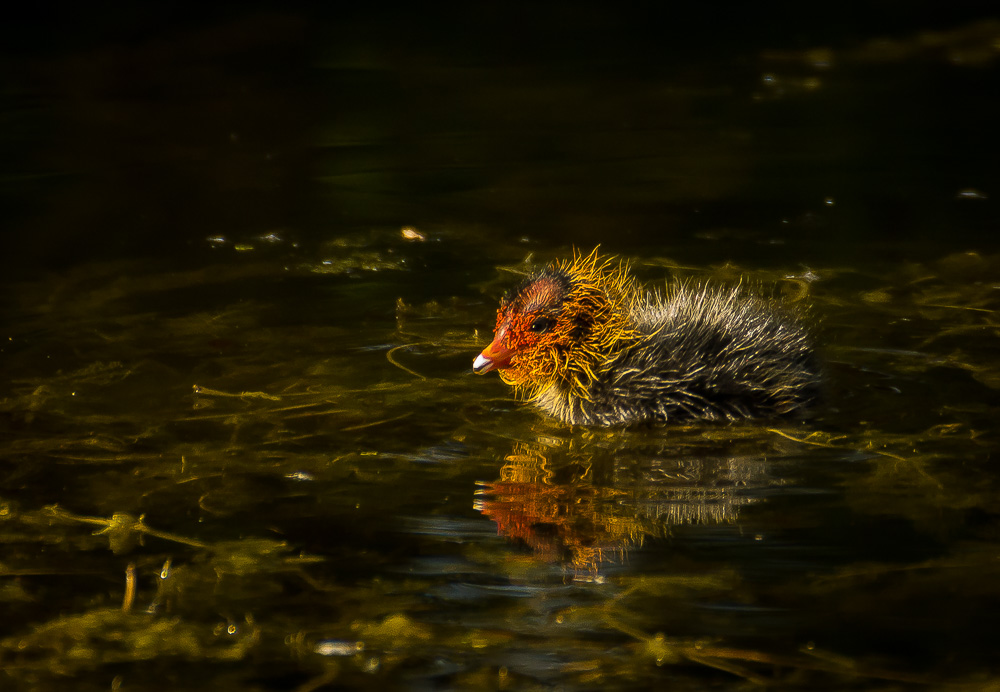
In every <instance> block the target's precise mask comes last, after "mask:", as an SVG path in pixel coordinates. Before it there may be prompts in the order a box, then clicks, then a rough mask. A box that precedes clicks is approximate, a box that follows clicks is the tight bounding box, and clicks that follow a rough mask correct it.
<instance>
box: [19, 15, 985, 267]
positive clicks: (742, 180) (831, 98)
mask: <svg viewBox="0 0 1000 692" xmlns="http://www.w3.org/2000/svg"><path fill="white" fill-rule="evenodd" d="M996 14H997V13H996V10H995V7H994V5H993V4H992V3H986V2H982V3H974V2H966V3H949V4H946V3H932V2H924V3H919V2H918V3H914V2H887V1H882V2H873V3H868V4H866V5H865V6H864V7H863V9H859V10H852V9H851V6H850V5H819V6H817V5H813V4H796V5H791V4H789V5H783V4H770V5H758V4H752V5H751V4H746V5H730V4H714V5H713V4H708V5H703V4H696V3H672V4H669V5H656V6H655V9H654V8H653V6H652V5H640V6H638V7H632V6H628V7H626V6H619V5H615V4H612V3H551V4H544V5H538V6H536V5H533V4H528V3H514V4H511V3H487V4H467V3H463V4H459V3H452V4H445V5H442V4H434V5H433V6H422V5H411V4H407V5H400V4H375V5H371V6H367V7H365V8H364V9H357V8H351V9H343V8H341V7H340V6H339V5H336V6H335V5H334V4H331V5H329V6H308V5H299V6H295V5H290V6H283V7H281V8H278V7H275V6H271V5H268V4H264V3H256V4H254V3H250V4H243V3H240V4H235V3H234V4H222V5H210V6H199V7H197V8H196V7H194V6H190V5H183V4H181V5H179V4H174V3H135V4H133V5H119V4H111V3H106V4H103V5H102V4H98V5H86V6H83V5H78V4H75V3H56V4H51V3H50V4H46V5H44V6H41V7H27V6H22V7H19V8H18V10H17V12H16V14H15V15H14V16H10V17H8V18H6V19H5V21H4V22H3V24H2V26H0V43H2V45H3V49H2V63H0V75H2V81H3V84H4V87H3V90H2V101H0V118H2V128H0V167H2V171H0V179H2V181H3V182H2V185H0V203H2V218H3V252H2V255H3V257H2V263H3V270H4V272H5V274H6V275H7V276H8V277H11V276H21V275H36V274H37V273H38V272H39V271H42V270H45V269H60V268H64V267H67V266H70V265H73V264H75V263H79V262H81V261H84V260H88V259H103V258H111V257H121V256H128V257H140V258H150V259H156V260H157V261H171V262H177V263H179V264H182V265H188V264H192V263H195V264H198V263H202V262H207V261H214V256H213V255H212V254H211V252H210V249H209V248H208V246H207V244H206V242H205V240H204V239H205V238H206V237H211V236H217V235H222V236H225V237H227V238H230V239H238V238H241V237H244V238H252V237H256V236H258V235H260V234H264V233H268V232H273V231H280V232H282V233H284V234H287V235H289V236H291V237H293V238H294V239H295V240H296V241H297V242H299V243H300V244H301V247H303V248H305V249H304V251H306V252H308V248H309V247H310V243H316V242H319V241H321V240H328V239H330V238H333V237H337V236H338V235H343V234H347V233H352V232H356V231H365V230H367V229H372V228H383V227H386V228H398V227H399V226H401V225H409V224H413V225H417V226H418V227H422V228H432V229H448V230H449V232H451V233H453V234H455V235H458V236H463V237H467V238H472V239H475V238H477V237H479V236H477V235H476V233H480V234H482V235H483V236H485V237H489V238H492V239H498V240H505V239H510V240H513V239H518V238H521V237H523V236H527V237H530V238H531V239H534V240H539V241H541V242H542V243H543V244H553V245H561V244H571V243H575V244H579V245H581V246H587V245H590V244H593V243H598V242H604V243H608V242H611V243H612V245H613V248H612V249H615V250H618V251H628V252H636V253H641V252H648V251H653V250H656V249H662V248H664V247H670V248H671V249H672V251H674V252H676V253H677V254H679V255H681V256H684V255H688V256H689V257H688V258H689V259H692V260H696V261H704V260H708V259H711V258H714V259H716V260H725V259H735V260H743V261H748V260H749V261H751V262H756V263H768V262H772V261H777V262H796V261H817V260H818V259H828V258H830V257H831V254H832V255H833V256H834V257H843V258H844V259H845V260H846V259H850V258H853V257H855V256H856V255H857V253H858V252H859V251H861V252H862V253H863V254H864V253H877V254H880V255H881V256H884V257H885V258H886V259H888V260H890V261H892V260H898V259H901V258H906V257H909V256H910V255H917V256H920V255H926V256H937V255H940V254H942V253H944V252H947V251H948V250H951V249H968V248H973V249H979V250H992V249H995V247H996V240H995V237H996V228H997V224H996V219H997V215H996V213H995V211H994V208H995V202H994V201H993V199H986V200H982V199H975V200H969V199H958V198H957V194H958V192H959V191H961V190H967V189H972V190H975V191H978V192H981V193H983V194H984V195H986V196H987V197H988V196H989V195H990V193H993V198H994V199H995V196H996V194H1000V193H997V192H996V190H997V185H996V182H997V171H996V153H997V152H998V151H1000V147H998V135H997V129H996V127H995V122H996V116H997V100H998V98H1000V79H998V70H997V64H998V55H1000V49H998V48H997V46H996V43H995V40H996V33H997V32H996V30H995V24H993V23H992V22H995V21H996V20H995V19H994V18H993V16H995V15H996ZM824 62H827V63H828V64H822V63H824ZM810 78H812V79H818V80H820V81H819V86H818V87H817V86H813V87H809V86H808V84H809V82H808V80H809V79H810ZM769 79H770V80H771V81H770V82H768V80H769ZM803 85H805V86H803ZM786 87H787V88H786ZM827 198H832V200H834V204H833V205H827V204H826V203H825V201H824V200H826V199H827ZM718 229H726V231H725V233H726V234H727V237H730V238H736V239H737V240H746V238H747V237H750V236H753V237H755V238H758V239H759V238H760V237H763V236H766V238H767V241H766V244H767V245H769V246H770V247H769V249H768V250H767V251H766V252H763V251H761V249H760V247H759V246H760V244H761V243H760V242H756V241H755V242H753V243H750V244H749V245H748V246H747V247H746V248H743V246H741V245H740V244H739V242H737V243H736V244H727V245H723V246H720V245H718V244H716V245H713V246H711V247H706V248H704V249H702V250H699V245H698V243H697V242H696V241H695V240H694V239H696V238H698V237H701V236H703V235H704V234H705V233H712V232H716V231H718ZM734 229H735V231H734ZM720 247H721V252H723V253H725V254H727V255H729V256H719V255H720ZM859 247H860V250H859Z"/></svg>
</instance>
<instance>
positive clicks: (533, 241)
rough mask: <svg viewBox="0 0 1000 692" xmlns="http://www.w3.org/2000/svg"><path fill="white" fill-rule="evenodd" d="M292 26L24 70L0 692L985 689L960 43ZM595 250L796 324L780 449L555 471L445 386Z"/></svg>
mask: <svg viewBox="0 0 1000 692" xmlns="http://www.w3.org/2000/svg"><path fill="white" fill-rule="evenodd" d="M581 17H582V18H580V17H578V18H577V20H575V22H576V23H572V26H574V27H576V28H578V29H580V28H581V27H582V28H583V30H585V32H586V31H595V30H596V29H594V25H595V23H596V24H599V22H597V20H596V19H595V18H593V17H591V18H589V19H588V17H590V15H581ZM279 20H280V21H279ZM323 20H324V22H326V23H324V22H319V27H318V28H317V27H315V26H312V25H311V23H310V17H308V16H299V15H295V14H292V13H289V14H285V15H280V16H277V17H276V16H273V15H266V14H263V15H258V14H254V13H250V14H249V15H248V16H247V17H243V18H241V19H240V20H239V21H237V20H228V19H226V18H224V17H223V18H216V19H210V20H205V23H204V25H200V26H196V27H193V28H192V27H189V26H188V25H187V24H184V23H177V24H173V25H171V27H170V28H168V29H165V30H163V31H165V32H166V34H165V35H166V36H167V37H170V38H177V37H178V36H182V37H186V39H187V41H188V43H187V44H186V45H188V48H187V49H185V50H189V51H192V53H190V54H189V53H185V52H183V51H178V50H177V49H174V48H171V47H169V46H168V45H167V44H161V43H158V42H157V41H156V40H154V39H148V40H146V39H135V40H134V41H133V42H132V43H128V42H120V41H115V40H110V39H109V40H108V42H106V43H101V44H94V45H93V46H89V47H82V48H81V47H79V46H77V47H73V46H72V45H70V46H68V47H65V48H64V51H65V53H59V52H58V51H57V52H55V53H52V54H49V53H43V52H41V51H38V52H35V53H32V52H31V51H29V50H28V49H27V48H24V47H21V48H20V50H21V51H22V52H21V54H20V57H21V58H22V59H23V60H24V64H25V65H27V66H28V68H30V69H31V70H35V71H36V72H37V73H38V74H42V75H43V76H44V79H43V82H42V83H43V84H44V86H45V88H44V89H42V88H39V91H37V92H29V91H26V90H22V91H18V90H17V89H12V91H11V92H10V93H8V94H7V96H6V104H7V108H6V112H5V116H4V117H5V118H7V120H8V122H9V123H14V125H12V128H14V129H10V128H9V130H10V131H11V132H13V131H15V130H16V132H18V133H21V134H23V135H24V136H17V137H15V136H14V135H13V134H11V135H8V138H9V139H10V140H11V142H12V143H11V149H12V151H18V152H20V154H19V158H17V159H16V160H17V161H19V162H21V165H22V167H21V169H20V175H19V176H13V175H12V176H9V177H8V179H7V182H6V183H5V198H9V199H11V200H14V199H16V200H17V201H18V203H17V204H16V205H11V206H10V213H9V217H10V225H9V228H11V229H15V230H14V231H13V232H11V233H8V234H7V235H6V236H5V243H6V252H5V255H4V264H5V265H7V266H9V267H10V268H9V270H8V271H7V272H6V274H5V276H4V279H3V296H2V301H3V316H4V319H3V331H2V332H0V339H2V343H0V375H2V381H0V386H2V390H0V434H2V437H0V541H2V544H3V546H4V550H3V554H2V556H0V601H2V603H3V606H4V611H5V617H4V619H3V624H2V625H0V681H2V684H0V687H2V688H3V689H5V690H6V689H16V690H20V689H25V690H27V689H49V690H106V689H108V688H109V687H110V688H111V689H130V688H140V687H144V688H148V689H154V688H159V687H180V686H183V687H186V688H189V689H213V690H217V689H240V690H303V691H305V690H314V689H322V688H329V689H339V688H347V689H352V688H353V689H368V688H391V689H392V688H404V689H405V688H416V689H478V688H485V689H493V688H502V689H553V688H561V689H602V690H604V689H622V690H632V689H636V690H638V689H650V688H657V687H667V686H669V687H672V688H678V689H691V690H700V689H705V688H706V687H709V686H711V687H712V688H715V689H734V690H735V689H745V688H746V687H747V685H748V684H750V683H757V684H772V683H773V684H781V685H784V686H786V687H789V688H792V689H838V690H839V689H845V688H851V689H904V688H908V687H910V686H915V685H919V684H927V685H931V686H932V687H934V688H940V687H944V686H954V688H955V689H959V688H961V689H991V688H992V687H993V686H995V685H996V684H997V680H998V677H997V675H998V670H997V664H996V661H995V642H994V640H995V636H994V634H993V630H994V627H993V623H994V622H995V619H996V616H997V615H998V614H1000V591H998V589H997V586H996V584H997V583H998V581H1000V579H998V577H1000V574H998V571H1000V562H998V560H997V549H998V545H1000V543H998V540H1000V538H998V537H1000V534H998V526H1000V525H998V522H997V517H998V511H1000V507H998V501H997V498H998V497H1000V495H998V490H1000V487H998V486H1000V477H998V475H997V473H996V469H995V461H996V450H997V445H998V428H997V424H996V420H997V415H998V409H1000V394H998V387H1000V355H998V354H1000V350H998V348H997V346H998V343H1000V342H998V336H1000V333H998V330H1000V323H998V322H997V319H996V315H997V310H998V308H1000V290H998V287H1000V254H997V241H996V238H995V230H996V228H997V225H996V221H997V215H996V212H995V202H994V199H995V198H996V196H997V195H1000V188H998V187H996V182H997V177H996V174H995V172H994V171H993V170H992V166H993V165H994V163H993V161H992V159H991V158H989V156H991V155H989V156H988V155H987V154H986V153H984V151H986V152H988V151H990V147H989V146H988V145H989V144H991V143H995V140H996V135H995V133H994V132H992V129H991V128H987V127H986V123H987V122H992V120H991V119H990V118H991V117H992V116H990V113H994V112H995V105H994V102H995V101H996V97H995V95H994V96H993V97H992V98H991V99H987V98H986V97H984V96H983V93H984V90H988V89H989V88H991V87H994V86H996V83H997V66H998V62H1000V58H998V54H997V52H996V42H997V41H998V40H1000V38H998V37H1000V29H998V25H997V24H996V22H993V21H992V20H984V19H981V18H980V19H977V20H975V21H972V20H970V21H968V22H966V23H962V24H958V25H956V26H955V27H948V28H942V27H933V30H931V29H928V31H927V32H924V33H920V32H917V31H913V32H909V33H906V32H903V33H902V34H901V35H899V36H893V37H885V36H881V35H879V34H877V33H876V32H874V30H873V31H872V33H871V34H870V35H863V36H851V37H849V38H844V39H843V40H842V41H841V42H840V43H837V42H836V41H834V42H833V43H831V44H829V45H828V44H826V43H816V44H810V45H804V46H790V45H787V44H784V43H782V44H780V45H778V44H777V43H775V42H772V41H770V40H769V39H767V38H766V37H765V38H761V39H760V43H757V44H754V43H752V42H750V43H749V44H741V45H740V46H737V47H736V48H732V49H731V51H732V52H729V53H727V52H725V51H724V50H723V49H722V48H721V47H720V46H721V44H719V45H716V51H715V52H711V51H708V50H707V49H706V53H705V54H701V53H693V54H691V56H689V59H688V60H686V61H685V60H679V59H671V56H670V55H668V54H661V55H657V59H656V60H655V61H649V62H642V61H640V60H638V57H637V55H636V54H632V53H628V52H626V53H624V54H623V55H622V56H621V62H617V63H616V62H614V61H610V60H609V59H608V54H607V53H601V52H600V51H599V52H598V55H597V58H595V59H594V62H592V63H589V62H587V61H586V60H584V59H583V58H581V57H580V56H581V55H583V54H582V53H580V52H578V51H577V50H576V49H577V48H578V46H576V44H575V43H570V44H568V45H567V46H566V51H567V52H565V53H560V52H559V51H554V52H553V53H551V54H550V53H548V52H545V51H540V52H539V53H538V54H532V55H529V56H528V57H525V58H522V59H520V60H510V61H505V60H503V59H501V57H499V56H500V52H497V51H498V49H496V48H493V47H489V46H487V47H476V46H473V45H469V44H467V43H466V42H465V39H462V40H459V39H457V38H455V36H458V35H459V34H458V33H457V32H456V33H455V35H454V36H452V37H451V39H450V40H447V41H445V45H444V46H443V47H442V46H440V45H438V44H435V43H433V42H429V43H426V44H425V43H422V42H414V43H412V44H407V45H409V46H410V47H411V48H412V49H413V51H412V53H406V51H404V50H403V49H402V48H401V47H399V46H397V45H396V44H394V43H393V40H394V39H396V38H398V36H397V35H396V34H395V33H390V34H389V35H387V36H382V37H381V38H379V39H375V38H369V39H365V38H363V36H365V35H367V34H365V33H364V31H363V30H364V29H366V28H371V27H372V26H375V25H378V21H377V20H375V19H368V18H364V17H361V18H353V19H352V21H351V22H349V23H348V24H347V26H348V27H349V28H350V31H349V30H348V29H347V28H342V27H340V25H339V24H338V23H337V22H333V21H332V20H330V18H329V17H324V18H323ZM317 21H319V20H317ZM440 31H441V32H442V33H445V34H447V33H448V32H447V31H446V30H445V29H441V30H440ZM359 32H360V33H359ZM317 35H321V36H322V37H324V39H325V40H324V41H318V40H317V39H316V36H317ZM448 35H449V36H451V35H450V34H448ZM359 36H362V38H359ZM825 38H829V37H825ZM216 39H217V40H218V41H221V42H222V43H223V44H225V45H236V46H242V48H239V47H238V48H230V49H227V50H226V51H223V52H222V54H221V57H220V55H216V54H215V53H213V49H212V48H211V47H212V46H213V45H215V42H216ZM567 40H568V39H567ZM241 41H243V42H244V43H241ZM227 42H232V43H227ZM303 42H304V43H303ZM170 45H173V44H170ZM301 45H307V46H309V47H310V52H309V54H308V56H305V57H303V56H302V55H300V54H299V51H300V50H302V49H301ZM615 45H619V46H621V45H624V43H622V44H615ZM644 45H645V44H644ZM319 46H322V48H320V47H319ZM372 46H374V47H372ZM255 50H263V51H265V53H266V54H267V55H268V56H270V57H274V56H275V55H279V56H284V59H285V60H286V61H288V62H289V63H291V64H294V65H296V66H298V65H300V64H306V65H308V66H309V69H308V70H305V69H303V70H302V71H301V72H299V71H292V70H291V69H290V68H288V67H287V66H286V67H281V65H282V64H283V63H281V62H280V61H278V63H277V64H278V67H272V68H270V69H271V70H272V71H270V72H269V71H268V70H267V69H265V68H264V67H262V66H261V63H266V62H267V61H265V60H263V58H259V60H260V62H255V61H254V60H252V59H251V57H250V56H253V55H254V51H255ZM636 50H638V49H636ZM230 51H232V52H230ZM456 51H457V52H456ZM462 51H465V52H464V53H463V52H462ZM185 55H194V56H195V57H194V58H191V61H190V62H187V61H186V60H185V59H184V58H183V56H185ZM462 55H464V56H465V58H466V59H462V57H461V56H462ZM455 56H458V57H455ZM83 58H86V60H84V59H83ZM140 58H141V59H142V60H144V61H145V62H139V63H136V61H137V60H139V59H140ZM598 58H599V59H598ZM127 64H139V65H141V66H148V65H160V64H163V65H167V66H170V67H171V68H173V69H172V70H167V71H165V72H163V73H162V74H161V73H155V74H157V75H160V76H156V77H151V78H150V79H149V80H148V81H145V82H144V81H143V80H138V79H136V78H135V77H133V76H131V75H129V74H127V72H128V70H127V69H126V67H124V65H127ZM183 66H187V71H183V70H182V71H181V72H180V73H178V72H177V71H176V69H177V68H179V67H183ZM198 66H203V67H198ZM204 66H209V67H211V69H209V67H204ZM136 69H137V70H138V69H139V68H138V67H137V68H136ZM150 69H152V68H150ZM74 70H76V72H74ZM83 73H85V75H88V76H89V77H88V79H81V78H80V74H83ZM163 74H173V75H175V77H173V78H167V77H164V76H162V75H163ZM291 74H295V75H298V76H299V77H300V78H301V82H295V81H294V80H290V79H289V78H288V77H289V75H291ZM65 75H76V77H74V78H73V79H71V78H70V77H64V76H65ZM174 80H176V81H174ZM69 83H73V84H75V85H76V87H75V90H70V89H69V88H68V87H67V86H66V84H69ZM140 83H142V84H145V85H146V89H147V91H142V90H139V89H138V87H137V84H140ZM23 84H26V82H23V83H22V85H23ZM234 84H236V85H237V86H239V88H237V86H234ZM215 85H222V86H218V89H219V91H218V92H217V91H215V90H214V86H215ZM32 93H33V94H34V96H33V97H32V98H33V99H34V100H32V98H29V96H31V94H32ZM182 94H183V95H185V96H186V98H179V96H180V95H182ZM234 94H243V95H244V96H243V97H242V98H245V99H246V100H245V101H241V100H239V99H236V98H235V97H234ZM941 94H945V95H948V96H949V97H950V101H949V102H948V103H949V104H950V105H948V106H947V107H944V106H942V107H941V108H936V107H935V106H934V105H933V104H932V105H928V103H927V102H928V101H933V100H935V99H938V98H939V97H940V95H941ZM280 96H284V97H287V98H279V97H280ZM213 104H214V106H213V107H211V108H209V106H212V105H213ZM955 104H958V106H959V107H961V108H965V110H962V109H961V108H958V110H956V108H955ZM975 104H978V107H977V108H972V107H971V106H973V105H975ZM82 105H86V106H87V108H81V106H82ZM15 106H18V107H19V108H20V110H19V108H16V107H15ZM29 106H30V108H33V109H35V110H36V111H37V112H36V114H35V123H36V125H35V126H34V127H35V128H36V129H31V128H29V129H27V130H25V129H17V127H20V128H24V127H26V122H27V120H29V119H30V118H28V116H27V115H25V112H24V109H27V108H29ZM919 109H923V110H921V111H920V113H921V115H912V117H910V119H908V120H900V119H899V118H898V116H899V114H901V113H908V114H912V113H913V112H915V110H919ZM960 112H961V115H959V113H960ZM153 113H160V114H161V116H162V120H150V119H149V116H151V114H153ZM206 113H207V114H209V115H211V114H214V115H211V117H209V116H205V117H208V119H209V120H210V121H211V120H212V118H213V117H214V118H217V122H216V123H215V124H213V125H212V127H211V128H205V127H203V126H204V123H205V120H204V118H202V117H198V114H202V115H204V114H206ZM142 123H145V124H144V125H142ZM15 125H16V127H15ZM216 125H218V127H216ZM960 126H961V127H960ZM37 128H42V129H45V128H47V130H46V131H47V134H46V135H44V136H43V135H41V134H38V129H37ZM209 130H212V131H213V132H214V134H213V135H212V137H216V136H217V137H218V140H217V141H216V140H214V139H209V140H207V141H203V140H200V139H199V138H198V137H197V136H195V135H196V134H197V133H202V134H204V133H206V132H208V131H209ZM55 132H62V133H64V136H65V139H60V138H59V137H54V135H53V133H55ZM67 132H72V133H74V134H72V135H66V134H65V133H67ZM290 132H291V133H292V134H289V133H290ZM24 133H27V134H24ZM276 133H278V134H276ZM181 135H184V136H181ZM188 135H190V136H188ZM53 137H54V138H53ZM949 137H950V139H949ZM43 141H44V142H50V143H51V142H55V143H58V142H60V141H62V142H64V143H65V145H66V146H65V147H64V148H62V149H61V150H60V151H61V152H62V153H61V158H60V157H56V158H55V159H53V158H51V151H52V150H47V151H49V154H44V155H43V153H42V149H40V148H39V146H40V143H41V142H43ZM99 144H100V145H103V146H105V147H107V148H108V152H107V154H106V155H105V156H104V158H102V156H101V155H100V154H99V153H98V152H99V151H100V149H101V146H99ZM53 146H54V145H53ZM55 149H59V147H55ZM993 151H995V149H993ZM199 162H200V163H199ZM205 162H208V163H210V164H211V165H208V164H206V163H205ZM70 164H73V165H70ZM30 171H43V172H44V175H43V174H41V173H39V174H38V175H37V176H36V177H31V176H29V175H28V172H30ZM150 172H155V173H156V175H155V176H154V179H152V180H151V179H149V178H148V177H146V176H147V174H150ZM15 188H16V189H15ZM290 188H294V190H293V189H290ZM43 201H44V202H43ZM133 236H134V237H133ZM129 238H131V240H129ZM598 243H600V244H601V245H602V248H603V250H604V251H607V252H611V253H617V254H620V255H621V256H623V257H625V258H626V259H628V260H630V261H631V263H632V265H633V267H634V270H635V271H636V273H637V274H638V275H639V277H640V278H641V279H642V280H643V281H644V282H648V283H650V284H652V285H662V284H663V283H664V282H665V281H667V280H668V279H671V277H673V278H679V279H684V278H696V279H698V280H708V281H713V282H719V283H735V282H738V281H743V282H744V283H745V284H747V285H749V286H751V287H757V288H758V289H759V290H761V291H766V292H768V293H774V294H776V295H779V296H781V297H782V299H783V300H785V301H787V302H788V303H790V304H794V305H795V306H796V308H797V309H798V308H801V309H802V310H803V311H804V312H805V314H806V315H807V321H808V323H809V325H810V328H811V329H812V331H813V332H814V334H815V336H816V341H817V342H818V343H820V344H821V357H822V359H823V362H824V363H825V371H826V373H825V377H826V380H825V384H824V388H825V392H824V399H823V403H822V404H821V405H820V406H819V407H818V408H817V410H816V411H815V415H814V416H813V417H812V418H810V419H809V420H807V421H794V422H788V421H777V422H776V421H764V422H747V423H741V424H733V425H717V424H714V425H709V424H694V425H683V426H667V427H661V428H652V429H638V430H595V429H587V428H574V427H567V426H563V425H560V424H558V423H556V422H554V421H551V420H547V419H545V418H544V417H543V416H541V415H539V414H538V413H536V412H535V411H534V410H532V409H531V408H530V407H528V406H525V405H523V404H521V403H519V402H517V401H515V400H514V399H513V398H512V396H511V394H510V391H509V389H508V388H507V387H506V386H505V385H503V384H502V383H501V382H500V381H499V378H497V377H496V376H495V374H494V375H492V376H490V375H487V376H485V377H478V376H475V375H473V374H472V372H471V363H472V359H473V358H474V357H475V355H476V354H477V353H478V352H479V351H480V350H481V349H482V347H483V346H484V345H485V344H486V343H488V341H489V337H490V333H491V329H492V326H493V324H494V320H495V309H496V305H497V301H498V299H499V296H500V295H501V294H502V292H503V291H504V290H505V289H507V288H510V287H511V286H513V285H515V284H516V283H517V282H518V280H519V277H520V275H521V274H523V273H524V272H526V271H529V270H530V269H531V268H534V267H537V266H538V265H539V264H540V263H543V262H546V261H548V260H550V259H552V258H554V257H565V256H567V255H568V253H570V252H571V250H572V247H573V246H574V245H575V246H577V247H581V248H582V249H589V248H591V247H593V246H594V245H596V244H598Z"/></svg>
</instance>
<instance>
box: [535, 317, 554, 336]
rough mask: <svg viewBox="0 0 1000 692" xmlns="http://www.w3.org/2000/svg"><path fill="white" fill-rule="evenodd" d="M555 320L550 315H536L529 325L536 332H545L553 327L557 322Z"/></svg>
mask: <svg viewBox="0 0 1000 692" xmlns="http://www.w3.org/2000/svg"><path fill="white" fill-rule="evenodd" d="M555 322H556V321H555V320H553V319H550V318H548V317H536V318H535V319H534V321H533V322H532V323H531V324H530V325H529V326H528V329H530V330H531V331H532V332H534V333H535V334H544V333H545V332H547V331H549V330H550V329H552V325H553V324H555Z"/></svg>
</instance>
